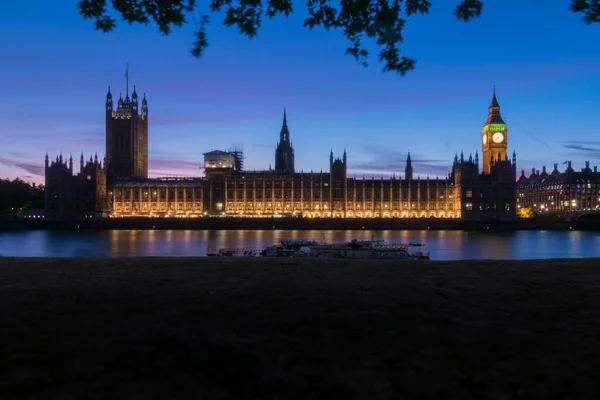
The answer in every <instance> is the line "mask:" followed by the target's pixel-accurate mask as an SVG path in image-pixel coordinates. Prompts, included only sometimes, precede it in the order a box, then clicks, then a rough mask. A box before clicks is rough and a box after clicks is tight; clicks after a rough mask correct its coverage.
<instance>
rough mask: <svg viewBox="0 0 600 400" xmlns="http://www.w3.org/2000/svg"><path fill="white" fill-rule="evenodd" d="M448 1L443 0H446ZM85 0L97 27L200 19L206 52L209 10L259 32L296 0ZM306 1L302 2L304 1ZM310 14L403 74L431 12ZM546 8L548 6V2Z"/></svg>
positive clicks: (462, 11)
mask: <svg viewBox="0 0 600 400" xmlns="http://www.w3.org/2000/svg"><path fill="white" fill-rule="evenodd" d="M440 1H442V0H440ZM456 1H460V3H459V4H458V5H457V6H456V9H455V10H454V14H455V15H456V17H457V18H458V19H459V20H462V21H469V20H470V19H472V18H475V17H478V16H479V15H480V14H481V11H482V7H483V2H482V1H480V0H456ZM565 1H566V0H565ZM570 1H571V7H570V8H571V11H573V12H575V13H579V14H582V15H583V20H584V21H585V22H586V23H588V24H589V23H593V22H599V21H600V0H570ZM107 3H108V1H107V0H80V1H79V3H78V7H79V12H80V13H81V15H82V16H83V17H84V18H85V19H93V20H95V24H96V29H98V30H100V31H103V32H110V31H112V30H113V29H114V28H116V27H117V21H116V19H115V18H113V17H112V16H111V11H112V13H113V14H115V13H116V14H117V15H120V17H121V19H122V20H123V21H125V22H127V23H129V24H133V23H140V24H147V23H149V22H150V21H154V22H155V23H156V24H157V25H158V30H159V31H160V32H161V33H163V34H165V35H168V34H169V33H171V30H172V29H173V28H178V27H181V26H183V25H185V24H187V23H189V22H190V19H191V22H192V23H193V24H195V25H196V31H195V34H194V35H195V40H194V44H193V47H192V54H193V55H194V56H195V57H200V56H201V55H202V53H203V51H204V49H205V48H206V47H207V46H208V40H207V37H206V25H207V24H208V22H209V19H210V18H209V15H208V13H213V14H214V13H222V14H224V18H223V25H225V26H228V27H232V26H235V27H237V29H238V31H239V32H240V33H241V34H242V35H246V36H248V37H250V38H253V37H254V36H256V35H257V34H258V30H259V28H260V23H261V21H262V19H263V17H268V18H273V17H275V16H277V15H281V14H283V15H284V16H286V17H287V16H289V15H290V14H291V13H293V12H294V9H293V5H294V2H293V0H266V1H261V0H211V2H210V4H209V5H208V7H207V8H205V9H202V8H201V7H200V5H198V3H197V2H196V0H111V1H110V3H111V4H112V9H111V10H109V9H108V8H107ZM300 7H301V6H300ZM306 7H307V9H308V14H309V16H308V17H307V18H306V19H305V20H304V26H305V27H308V28H310V29H313V28H314V27H318V26H320V27H322V28H325V29H326V30H330V29H341V30H343V32H344V36H345V37H346V39H348V40H349V41H350V46H349V47H348V48H347V49H346V54H350V55H352V56H354V57H355V58H356V59H357V60H358V61H359V62H360V63H361V64H362V65H364V66H367V56H368V54H369V53H368V51H367V50H366V49H365V48H364V47H363V46H362V39H365V38H368V39H375V42H376V43H377V46H378V47H379V48H380V52H379V60H380V61H383V62H384V63H385V66H384V71H396V72H397V73H400V74H401V75H404V74H406V73H407V72H408V71H410V70H411V69H413V68H414V66H415V60H414V59H411V58H408V57H405V56H403V55H401V54H400V44H401V43H402V41H403V36H402V30H403V29H404V25H405V24H406V22H407V19H408V18H409V17H410V16H411V15H413V14H426V13H428V12H429V8H430V7H431V2H430V1H428V0H339V1H333V0H306ZM542 10H543V8H542Z"/></svg>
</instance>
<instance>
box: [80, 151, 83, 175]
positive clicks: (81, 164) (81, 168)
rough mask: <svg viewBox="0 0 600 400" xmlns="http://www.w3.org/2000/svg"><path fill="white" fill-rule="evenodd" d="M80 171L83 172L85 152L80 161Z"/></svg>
mask: <svg viewBox="0 0 600 400" xmlns="http://www.w3.org/2000/svg"><path fill="white" fill-rule="evenodd" d="M79 171H80V172H83V152H82V153H81V158H80V159H79Z"/></svg>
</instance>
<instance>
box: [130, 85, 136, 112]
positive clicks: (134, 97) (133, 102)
mask: <svg viewBox="0 0 600 400" xmlns="http://www.w3.org/2000/svg"><path fill="white" fill-rule="evenodd" d="M131 108H133V109H134V110H136V111H137V109H138V95H137V92H136V91H135V85H133V93H131Z"/></svg>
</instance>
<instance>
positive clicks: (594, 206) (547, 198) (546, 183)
mask: <svg viewBox="0 0 600 400" xmlns="http://www.w3.org/2000/svg"><path fill="white" fill-rule="evenodd" d="M565 164H567V168H566V169H565V170H564V171H563V172H560V171H559V170H558V164H554V169H553V170H552V172H550V173H548V172H547V171H546V166H543V167H542V171H541V173H540V171H539V170H536V169H535V168H533V169H532V171H531V173H530V174H529V176H525V171H524V170H522V171H521V177H520V178H519V180H518V181H517V207H518V208H531V209H533V210H534V211H535V212H536V213H538V214H544V213H547V214H565V213H574V212H585V211H596V210H600V172H598V167H594V169H593V170H592V169H591V168H590V162H589V161H586V162H585V168H582V169H581V171H575V170H574V169H573V167H572V166H571V161H565Z"/></svg>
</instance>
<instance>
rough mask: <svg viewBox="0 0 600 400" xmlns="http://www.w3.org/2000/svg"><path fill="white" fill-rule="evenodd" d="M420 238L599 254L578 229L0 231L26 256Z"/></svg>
mask: <svg viewBox="0 0 600 400" xmlns="http://www.w3.org/2000/svg"><path fill="white" fill-rule="evenodd" d="M371 238H375V239H384V240H386V241H389V242H395V243H398V242H404V243H406V242H423V243H425V244H426V245H427V248H428V249H429V251H430V252H431V257H432V259H437V260H461V259H535V258H557V257H560V258H563V257H564V258H575V257H600V234H599V233H597V232H578V231H564V232H556V231H520V232H511V233H490V232H461V231H429V230H423V231H394V230H383V231H369V230H358V231H334V230H326V231H320V230H319V231H317V230H315V231H300V230H291V231H281V230H258V231H254V230H234V231H224V230H219V231H210V230H154V229H151V230H123V231H118V230H115V231H79V230H78V231H25V232H0V255H3V256H27V257H140V256H203V255H206V253H207V252H216V251H217V250H218V249H219V248H224V247H226V248H238V249H240V248H245V249H260V248H263V247H264V246H267V245H271V244H274V243H276V242H277V241H279V240H281V239H308V240H317V241H323V240H324V241H327V242H343V241H350V240H352V239H362V240H369V239H371Z"/></svg>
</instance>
